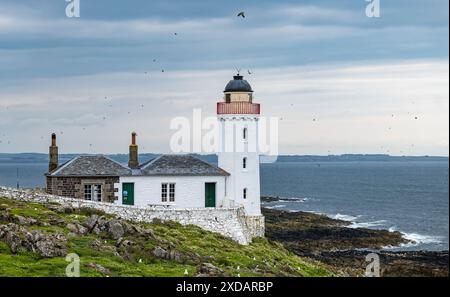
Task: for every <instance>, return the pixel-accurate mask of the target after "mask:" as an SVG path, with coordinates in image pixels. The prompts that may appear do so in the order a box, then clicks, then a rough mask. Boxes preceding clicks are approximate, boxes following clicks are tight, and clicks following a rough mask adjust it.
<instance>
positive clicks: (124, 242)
mask: <svg viewBox="0 0 450 297" xmlns="http://www.w3.org/2000/svg"><path fill="white" fill-rule="evenodd" d="M133 245H135V243H134V242H133V241H131V240H127V239H123V238H122V237H121V238H119V239H118V240H117V242H116V247H129V246H133Z"/></svg>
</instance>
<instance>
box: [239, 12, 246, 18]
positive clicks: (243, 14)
mask: <svg viewBox="0 0 450 297" xmlns="http://www.w3.org/2000/svg"><path fill="white" fill-rule="evenodd" d="M237 16H238V17H242V18H243V19H245V13H244V12H243V11H241V12H240V13H238V15H237Z"/></svg>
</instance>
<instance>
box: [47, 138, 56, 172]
mask: <svg viewBox="0 0 450 297" xmlns="http://www.w3.org/2000/svg"><path fill="white" fill-rule="evenodd" d="M56 168H58V147H57V146H56V134H55V133H53V134H52V145H51V146H50V147H49V162H48V172H52V171H53V170H55V169H56Z"/></svg>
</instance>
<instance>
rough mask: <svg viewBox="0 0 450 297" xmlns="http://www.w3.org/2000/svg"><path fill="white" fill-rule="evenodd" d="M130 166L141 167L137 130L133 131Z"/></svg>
mask: <svg viewBox="0 0 450 297" xmlns="http://www.w3.org/2000/svg"><path fill="white" fill-rule="evenodd" d="M128 167H130V168H132V169H134V168H137V167H139V160H138V146H137V145H136V132H133V133H131V145H130V155H129V159H128Z"/></svg>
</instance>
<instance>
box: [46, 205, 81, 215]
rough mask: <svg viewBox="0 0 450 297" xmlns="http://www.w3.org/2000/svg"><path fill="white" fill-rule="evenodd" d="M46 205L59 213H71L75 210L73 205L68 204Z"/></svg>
mask: <svg viewBox="0 0 450 297" xmlns="http://www.w3.org/2000/svg"><path fill="white" fill-rule="evenodd" d="M46 207H47V208H48V209H50V210H52V211H54V212H57V213H65V214H70V213H73V212H75V210H74V208H73V207H71V206H67V205H59V204H47V205H46Z"/></svg>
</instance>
